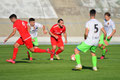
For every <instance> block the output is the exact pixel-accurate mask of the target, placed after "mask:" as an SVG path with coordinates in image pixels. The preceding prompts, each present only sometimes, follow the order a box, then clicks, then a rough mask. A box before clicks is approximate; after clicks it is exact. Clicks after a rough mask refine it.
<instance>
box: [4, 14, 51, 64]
mask: <svg viewBox="0 0 120 80" xmlns="http://www.w3.org/2000/svg"><path fill="white" fill-rule="evenodd" d="M9 19H10V20H11V22H12V23H13V32H12V33H11V34H10V35H9V36H8V37H7V38H6V39H5V40H4V43H5V42H7V41H8V39H9V38H11V37H12V36H14V35H15V33H16V31H18V32H19V34H20V36H21V37H20V38H19V39H18V40H17V41H16V43H15V44H14V49H13V58H12V59H9V60H6V61H7V62H11V63H13V64H14V63H15V59H16V55H17V52H18V47H19V46H20V45H23V44H25V45H26V47H27V48H28V49H29V50H30V51H31V52H35V53H50V54H52V53H51V50H50V49H49V48H48V49H46V50H45V49H40V48H34V47H33V44H32V39H31V35H30V33H29V31H28V29H29V27H28V26H27V24H28V22H26V21H22V20H20V19H17V16H16V15H15V14H12V15H10V17H9Z"/></svg>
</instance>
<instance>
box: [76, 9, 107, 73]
mask: <svg viewBox="0 0 120 80" xmlns="http://www.w3.org/2000/svg"><path fill="white" fill-rule="evenodd" d="M95 16H96V10H94V9H92V10H90V20H89V21H88V22H87V23H86V26H85V36H84V37H85V41H84V42H82V43H81V44H80V45H78V46H77V47H76V48H75V50H74V51H75V59H76V62H77V65H76V67H75V69H74V70H81V69H82V64H81V61H80V55H79V52H87V51H88V50H90V51H91V55H92V64H93V70H94V71H97V57H96V54H95V52H96V48H97V46H98V42H99V35H100V31H101V30H102V32H103V33H104V35H105V36H104V40H105V37H106V32H105V30H104V28H103V26H102V24H101V23H100V22H99V21H98V20H97V19H95Z"/></svg>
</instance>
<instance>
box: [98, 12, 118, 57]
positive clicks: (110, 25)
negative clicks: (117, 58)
mask: <svg viewBox="0 0 120 80" xmlns="http://www.w3.org/2000/svg"><path fill="white" fill-rule="evenodd" d="M104 16H105V19H104V29H105V31H106V33H107V36H106V41H107V43H109V42H110V40H111V38H112V36H113V35H114V34H115V32H116V29H115V23H114V22H113V21H112V20H111V17H110V13H109V12H106V13H105V15H104ZM103 38H104V34H102V35H101V37H100V42H99V47H100V48H101V49H102V56H101V59H104V58H105V54H106V53H107V49H106V47H107V46H108V44H107V45H106V44H105V42H104V41H103Z"/></svg>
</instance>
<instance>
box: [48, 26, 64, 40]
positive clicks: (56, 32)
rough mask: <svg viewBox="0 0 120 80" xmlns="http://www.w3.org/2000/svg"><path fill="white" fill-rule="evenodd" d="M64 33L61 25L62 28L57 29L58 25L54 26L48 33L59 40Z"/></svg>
mask: <svg viewBox="0 0 120 80" xmlns="http://www.w3.org/2000/svg"><path fill="white" fill-rule="evenodd" d="M65 31H66V28H65V26H64V25H63V27H62V28H60V27H59V25H58V24H55V25H53V26H52V28H51V29H50V32H52V33H53V34H54V35H56V36H58V37H59V38H61V37H62V36H61V34H62V33H64V32H65Z"/></svg>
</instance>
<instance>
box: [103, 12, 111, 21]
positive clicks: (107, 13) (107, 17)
mask: <svg viewBox="0 0 120 80" xmlns="http://www.w3.org/2000/svg"><path fill="white" fill-rule="evenodd" d="M104 17H105V20H107V21H108V20H109V19H110V18H111V14H110V13H109V12H106V13H105V14H104Z"/></svg>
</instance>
